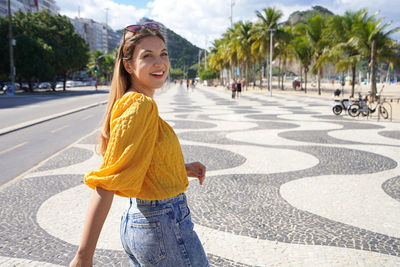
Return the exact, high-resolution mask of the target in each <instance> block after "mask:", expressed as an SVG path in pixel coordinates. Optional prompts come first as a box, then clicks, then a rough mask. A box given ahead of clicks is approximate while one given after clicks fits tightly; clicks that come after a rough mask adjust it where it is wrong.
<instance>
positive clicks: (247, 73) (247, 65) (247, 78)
mask: <svg viewBox="0 0 400 267" xmlns="http://www.w3.org/2000/svg"><path fill="white" fill-rule="evenodd" d="M244 77H245V84H244V86H245V87H246V91H247V83H248V82H249V63H248V62H247V61H246V74H245V76H244ZM242 90H243V91H244V88H242Z"/></svg>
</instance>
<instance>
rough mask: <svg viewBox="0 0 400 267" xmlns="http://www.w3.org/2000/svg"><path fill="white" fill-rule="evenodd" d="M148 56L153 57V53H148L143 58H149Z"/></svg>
mask: <svg viewBox="0 0 400 267" xmlns="http://www.w3.org/2000/svg"><path fill="white" fill-rule="evenodd" d="M147 57H151V55H150V54H146V55H144V56H143V58H147Z"/></svg>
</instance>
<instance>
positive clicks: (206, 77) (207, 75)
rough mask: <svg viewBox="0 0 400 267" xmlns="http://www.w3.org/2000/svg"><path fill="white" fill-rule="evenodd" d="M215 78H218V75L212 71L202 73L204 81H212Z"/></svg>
mask: <svg viewBox="0 0 400 267" xmlns="http://www.w3.org/2000/svg"><path fill="white" fill-rule="evenodd" d="M215 78H217V74H216V73H215V72H214V71H212V70H210V69H207V70H204V71H202V72H201V73H200V79H202V80H203V81H205V80H212V79H215Z"/></svg>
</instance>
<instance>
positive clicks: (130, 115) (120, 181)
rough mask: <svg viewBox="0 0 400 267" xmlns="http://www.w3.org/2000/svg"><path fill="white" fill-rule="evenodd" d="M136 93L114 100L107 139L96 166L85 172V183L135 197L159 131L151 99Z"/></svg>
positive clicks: (155, 111) (155, 109) (92, 186)
mask: <svg viewBox="0 0 400 267" xmlns="http://www.w3.org/2000/svg"><path fill="white" fill-rule="evenodd" d="M137 95H138V94H135V95H134V96H130V97H123V98H126V99H124V100H122V99H120V100H122V101H119V102H116V103H115V105H114V108H113V111H112V114H111V124H110V139H109V142H108V145H107V150H106V153H105V154H104V157H103V162H102V164H101V166H100V169H99V170H96V171H92V172H89V173H87V174H86V175H85V180H84V181H85V183H86V184H87V185H88V186H89V187H91V188H93V189H94V188H95V187H102V188H104V189H106V190H111V191H115V194H118V195H121V196H126V197H128V196H127V195H126V193H125V192H130V194H129V197H134V196H135V195H136V194H137V193H139V192H140V189H141V187H142V183H143V179H144V177H145V175H146V173H147V170H148V168H149V165H150V162H151V159H152V155H153V150H154V145H155V142H156V139H157V134H158V110H157V105H156V104H155V102H154V100H152V99H151V98H149V97H146V96H143V95H140V96H139V97H138V96H137Z"/></svg>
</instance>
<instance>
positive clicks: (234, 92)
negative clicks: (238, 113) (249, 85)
mask: <svg viewBox="0 0 400 267" xmlns="http://www.w3.org/2000/svg"><path fill="white" fill-rule="evenodd" d="M231 90H232V99H235V98H236V81H235V80H234V79H233V80H232V82H231Z"/></svg>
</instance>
